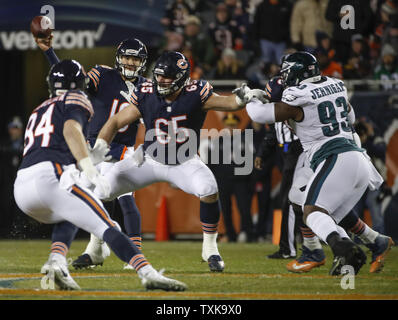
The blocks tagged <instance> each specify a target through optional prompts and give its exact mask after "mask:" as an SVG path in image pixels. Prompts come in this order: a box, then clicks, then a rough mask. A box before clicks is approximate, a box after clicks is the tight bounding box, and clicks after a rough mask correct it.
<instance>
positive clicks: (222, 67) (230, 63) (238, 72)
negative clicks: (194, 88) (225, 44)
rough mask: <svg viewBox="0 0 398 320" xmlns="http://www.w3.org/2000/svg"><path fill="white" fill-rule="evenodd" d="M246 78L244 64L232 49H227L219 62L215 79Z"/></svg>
mask: <svg viewBox="0 0 398 320" xmlns="http://www.w3.org/2000/svg"><path fill="white" fill-rule="evenodd" d="M244 77H245V74H244V70H243V66H242V63H241V62H240V61H239V60H238V59H237V58H236V53H235V51H234V50H233V49H231V48H225V49H224V50H223V52H222V55H221V58H220V59H219V60H218V61H217V69H216V72H215V74H214V78H215V79H243V78H244Z"/></svg>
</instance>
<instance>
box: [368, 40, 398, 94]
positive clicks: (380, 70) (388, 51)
mask: <svg viewBox="0 0 398 320" xmlns="http://www.w3.org/2000/svg"><path fill="white" fill-rule="evenodd" d="M374 79H377V80H386V82H385V83H383V84H382V86H383V88H384V89H385V90H391V89H393V88H394V86H393V85H392V84H391V83H389V82H388V80H398V65H397V52H396V51H395V50H394V48H393V47H392V46H391V45H390V44H385V45H384V47H383V49H382V51H381V63H380V64H379V65H377V67H376V68H375V71H374ZM395 88H397V86H396V85H395Z"/></svg>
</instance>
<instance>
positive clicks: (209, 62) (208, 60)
mask: <svg viewBox="0 0 398 320" xmlns="http://www.w3.org/2000/svg"><path fill="white" fill-rule="evenodd" d="M200 28H201V21H200V19H199V18H198V17H196V16H189V17H188V18H187V19H186V24H185V29H184V39H185V41H184V47H186V48H189V49H190V50H191V51H192V60H193V62H194V64H195V66H196V67H198V68H200V69H201V70H202V71H203V72H202V73H203V74H206V73H208V72H209V71H210V70H211V69H212V66H213V63H214V60H215V59H214V58H215V56H214V47H213V43H212V41H211V39H210V38H209V36H208V35H207V34H205V33H203V32H200Z"/></svg>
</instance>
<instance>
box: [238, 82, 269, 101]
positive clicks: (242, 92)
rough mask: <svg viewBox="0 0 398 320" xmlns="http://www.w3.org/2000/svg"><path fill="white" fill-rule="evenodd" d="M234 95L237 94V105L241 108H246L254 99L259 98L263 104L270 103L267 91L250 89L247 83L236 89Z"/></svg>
mask: <svg viewBox="0 0 398 320" xmlns="http://www.w3.org/2000/svg"><path fill="white" fill-rule="evenodd" d="M232 93H234V94H236V103H237V104H238V105H239V106H240V107H243V106H245V105H246V104H248V103H249V102H250V101H251V100H252V99H254V98H257V99H258V100H260V101H261V102H262V103H267V102H269V100H268V97H267V94H266V93H265V91H263V90H260V89H250V88H249V87H248V86H247V84H246V83H244V84H242V85H241V86H240V87H239V88H236V89H234V90H233V91H232Z"/></svg>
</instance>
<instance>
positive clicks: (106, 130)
mask: <svg viewBox="0 0 398 320" xmlns="http://www.w3.org/2000/svg"><path fill="white" fill-rule="evenodd" d="M139 118H141V113H140V111H139V110H138V108H137V107H136V106H135V105H134V104H130V105H129V106H128V107H127V108H124V109H123V110H122V111H119V112H118V113H116V114H115V115H114V116H113V117H110V118H109V119H108V121H107V122H106V123H105V124H104V126H103V127H102V129H101V131H100V133H99V134H98V137H97V141H98V140H99V139H102V140H104V141H105V142H106V143H107V144H110V143H111V142H112V140H113V138H114V137H115V135H116V133H117V131H118V130H119V129H121V128H123V127H124V126H126V125H129V124H130V123H133V122H134V121H136V120H138V119H139Z"/></svg>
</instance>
